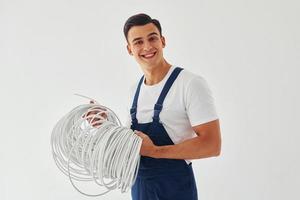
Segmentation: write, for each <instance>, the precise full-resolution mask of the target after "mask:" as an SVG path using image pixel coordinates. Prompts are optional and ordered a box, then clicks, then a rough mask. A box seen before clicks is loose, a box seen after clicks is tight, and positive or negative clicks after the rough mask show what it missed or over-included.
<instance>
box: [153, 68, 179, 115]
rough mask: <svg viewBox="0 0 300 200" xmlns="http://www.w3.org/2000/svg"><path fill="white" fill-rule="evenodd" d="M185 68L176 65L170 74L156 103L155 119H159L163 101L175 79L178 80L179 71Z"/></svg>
mask: <svg viewBox="0 0 300 200" xmlns="http://www.w3.org/2000/svg"><path fill="white" fill-rule="evenodd" d="M182 70H183V68H180V67H176V68H175V69H174V70H173V72H172V74H171V75H170V77H169V78H168V80H167V82H166V83H165V85H164V87H163V89H162V91H161V93H160V95H159V97H158V100H157V102H156V104H155V105H154V116H153V121H155V120H156V121H159V114H160V112H161V110H162V108H163V102H164V100H165V98H166V96H167V94H168V92H169V90H170V88H171V86H172V85H173V83H174V81H175V80H176V78H177V76H178V75H179V73H180V72H181V71H182Z"/></svg>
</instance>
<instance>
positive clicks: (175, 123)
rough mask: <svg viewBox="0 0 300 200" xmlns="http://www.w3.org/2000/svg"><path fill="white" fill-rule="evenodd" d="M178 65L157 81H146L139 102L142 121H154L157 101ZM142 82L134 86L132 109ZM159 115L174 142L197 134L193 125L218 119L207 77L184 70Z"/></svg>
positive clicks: (128, 125) (140, 119)
mask: <svg viewBox="0 0 300 200" xmlns="http://www.w3.org/2000/svg"><path fill="white" fill-rule="evenodd" d="M174 69H175V66H171V68H170V70H169V71H168V73H167V75H166V76H165V77H164V79H163V80H161V81H160V82H159V83H157V84H154V85H145V82H144V81H143V83H142V85H141V90H140V94H139V97H138V104H137V115H136V118H137V120H138V123H148V122H152V117H153V112H154V111H153V109H154V105H155V103H156V102H157V99H158V97H159V95H160V93H161V91H162V89H163V87H164V85H165V83H166V81H167V80H168V78H169V76H170V75H171V73H172V72H173V70H174ZM138 82H139V81H137V83H135V84H134V86H132V87H131V90H130V101H129V105H128V113H130V110H129V109H130V108H131V105H132V101H133V98H134V94H135V92H136V89H137V85H138ZM159 117H160V122H161V123H162V124H163V126H164V128H165V129H166V131H167V133H168V135H169V137H170V138H171V140H172V141H173V143H174V144H178V143H180V142H183V141H184V140H187V139H189V138H193V137H195V136H196V133H195V132H194V131H193V129H192V127H193V126H196V125H200V124H203V123H207V122H210V121H213V120H216V119H218V116H217V112H216V109H215V105H214V99H213V96H212V93H211V91H210V89H209V87H208V85H207V83H206V81H205V80H204V79H203V78H202V77H201V76H199V75H196V74H193V73H191V72H189V71H187V70H185V69H184V70H182V71H181V72H180V73H179V75H178V77H177V78H176V80H175V81H174V83H173V85H172V87H171V88H170V90H169V92H168V94H167V96H166V98H165V100H164V102H163V108H162V111H161V113H160V115H159ZM128 118H129V119H128V121H127V127H130V125H131V118H130V114H129V115H128Z"/></svg>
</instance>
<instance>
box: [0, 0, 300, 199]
mask: <svg viewBox="0 0 300 200" xmlns="http://www.w3.org/2000/svg"><path fill="white" fill-rule="evenodd" d="M299 10H300V3H299V1H296V0H294V1H292V0H286V1H283V0H282V1H279V0H272V1H271V0H252V1H246V0H227V1H221V0H212V1H208V0H201V1H175V0H165V1H158V0H151V1H141V0H135V1H128V0H127V1H112V0H110V1H99V0H98V1H96V0H94V1H80V0H73V1H72V0H52V1H41V0H27V1H20V0H10V1H8V0H0V67H1V68H0V91H1V104H0V112H1V115H0V119H1V121H0V122H1V138H0V158H1V160H0V199H1V200H15V199H16V200H17V199H22V200H39V199H43V200H52V199H89V198H88V197H85V196H83V195H81V194H79V193H78V192H76V191H75V190H74V189H73V188H72V186H71V184H70V183H69V181H68V179H67V177H66V176H64V175H63V174H62V173H61V172H60V171H59V170H58V169H57V167H56V166H55V164H54V161H53V159H52V155H51V148H50V135H51V131H52V128H53V127H54V125H55V123H56V122H57V121H58V120H59V119H60V118H61V117H62V116H63V115H64V114H66V113H67V112H68V111H70V110H71V109H72V108H74V107H75V106H76V105H79V104H82V103H86V100H85V99H82V98H80V97H76V96H74V95H73V93H81V94H84V95H87V96H90V97H93V98H95V99H97V100H98V101H99V102H100V103H102V104H103V105H106V106H108V107H110V108H111V109H113V110H114V111H115V112H116V113H118V115H119V116H120V118H121V119H122V121H123V122H125V118H126V115H127V113H126V104H127V99H128V90H129V87H130V86H131V85H132V84H133V83H134V82H135V81H136V80H137V79H138V78H139V77H140V76H141V74H142V73H141V70H140V68H139V66H138V65H137V64H136V62H135V61H134V59H133V57H131V56H129V55H128V54H127V51H126V48H125V45H126V42H125V39H124V37H123V32H122V28H123V24H124V22H125V21H126V19H127V18H128V17H129V16H131V15H133V14H136V13H140V12H145V13H148V14H149V15H150V16H152V17H154V18H157V19H159V20H160V22H161V24H162V27H163V34H164V36H165V37H166V40H167V46H166V48H165V57H166V59H167V60H168V61H169V62H170V63H172V64H175V65H178V66H181V67H184V68H186V69H188V70H190V71H192V72H194V73H197V74H199V75H201V76H203V77H204V78H205V79H206V80H207V81H208V83H209V85H210V87H211V89H212V91H213V94H214V97H215V99H216V107H217V110H218V114H219V116H220V121H221V128H222V139H223V144H222V154H221V156H220V157H216V158H209V159H203V160H197V161H194V163H193V166H194V171H195V176H196V181H197V187H198V194H199V199H202V200H220V199H222V200H253V199H256V200H265V199H269V200H282V199H299V198H300V195H299V186H300V175H299V172H298V170H299V168H300V161H299V158H298V157H299V153H300V151H299V146H298V144H299V140H300V132H299V128H298V124H299V122H300V121H299V119H300V117H299V113H300V109H299V101H300V95H299V84H300V81H299V80H297V78H299V69H298V68H299V67H300V47H299V45H300V37H299V35H300V28H299V27H300V26H299V24H300V23H299V19H300V14H299ZM88 189H89V188H88ZM93 191H94V190H93ZM96 199H103V200H105V199H120V200H126V199H130V193H126V194H121V193H120V191H113V192H111V193H110V194H107V195H106V196H104V197H99V198H96Z"/></svg>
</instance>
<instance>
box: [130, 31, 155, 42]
mask: <svg viewBox="0 0 300 200" xmlns="http://www.w3.org/2000/svg"><path fill="white" fill-rule="evenodd" d="M152 35H158V34H157V33H156V32H152V33H149V34H148V35H147V37H150V36H152ZM140 39H142V37H138V38H134V39H133V40H132V41H131V42H134V41H137V40H140Z"/></svg>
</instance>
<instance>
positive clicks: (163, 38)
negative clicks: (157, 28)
mask: <svg viewBox="0 0 300 200" xmlns="http://www.w3.org/2000/svg"><path fill="white" fill-rule="evenodd" d="M161 43H162V45H163V48H165V46H166V39H165V37H164V36H161Z"/></svg>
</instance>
